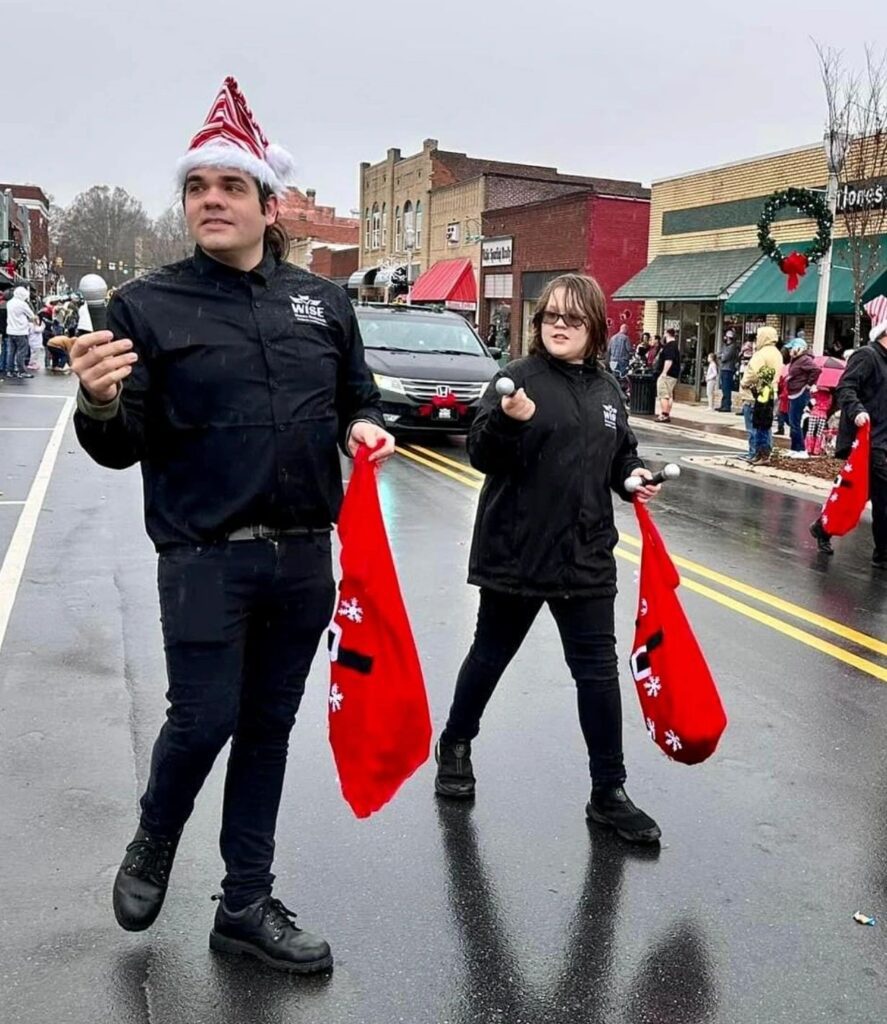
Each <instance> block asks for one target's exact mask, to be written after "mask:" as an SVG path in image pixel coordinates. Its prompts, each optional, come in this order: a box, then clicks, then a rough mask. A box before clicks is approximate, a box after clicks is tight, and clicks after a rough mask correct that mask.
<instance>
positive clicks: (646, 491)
mask: <svg viewBox="0 0 887 1024" xmlns="http://www.w3.org/2000/svg"><path fill="white" fill-rule="evenodd" d="M629 476H639V477H640V478H641V479H642V480H652V479H653V474H652V473H651V472H650V470H649V469H643V468H642V467H638V468H637V469H633V470H632V471H631V473H630V474H629ZM661 489H662V485H661V484H647V485H646V486H644V487H640V488H638V490H636V491H635V492H634V495H633V497H635V498H637V500H638V501H639V502H640V503H641V504H642V505H646V504H647V502H648V501H652V500H653V498H655V497H656V495H657V494H658V493H659V492H660V490H661Z"/></svg>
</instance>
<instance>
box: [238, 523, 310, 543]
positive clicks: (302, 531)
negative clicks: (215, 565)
mask: <svg viewBox="0 0 887 1024" xmlns="http://www.w3.org/2000/svg"><path fill="white" fill-rule="evenodd" d="M329 532H330V531H329V528H328V527H327V528H326V529H324V528H316V527H311V526H290V527H284V528H281V529H278V528H277V527H271V526H242V527H241V528H240V529H239V530H235V531H234V532H233V533H229V534H228V536H227V537H226V540H229V541H235V540H281V539H282V538H284V537H309V536H311V534H315V533H329Z"/></svg>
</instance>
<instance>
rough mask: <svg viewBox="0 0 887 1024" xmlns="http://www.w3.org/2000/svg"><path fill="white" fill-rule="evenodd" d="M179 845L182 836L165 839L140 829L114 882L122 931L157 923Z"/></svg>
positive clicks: (117, 915) (116, 908)
mask: <svg viewBox="0 0 887 1024" xmlns="http://www.w3.org/2000/svg"><path fill="white" fill-rule="evenodd" d="M178 845H179V839H178V836H176V838H175V839H161V838H159V837H158V836H152V835H150V834H149V833H148V832H146V831H145V830H144V829H143V828H141V827H139V828H137V829H136V834H135V838H134V839H133V841H132V842H131V843H130V844H129V846H127V848H126V856H125V857H124V858H123V863H122V864H121V865H120V870H119V871H118V872H117V877H116V878H115V879H114V916H115V917H116V918H117V923H118V924H119V925H120V927H121V928H125V929H126V930H127V931H128V932H141V931H144V930H145V929H146V928H150V927H151V925H152V924H154V922H155V920H156V919H157V915H158V914H159V913H160V908H161V907H162V906H163V900H164V898H165V897H166V889H167V886H168V885H169V872H170V870H171V868H172V862H173V860H174V858H175V855H176V847H177V846H178Z"/></svg>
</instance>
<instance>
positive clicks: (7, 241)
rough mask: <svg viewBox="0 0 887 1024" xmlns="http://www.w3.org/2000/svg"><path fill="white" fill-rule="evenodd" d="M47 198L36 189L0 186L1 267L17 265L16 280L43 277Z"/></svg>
mask: <svg viewBox="0 0 887 1024" xmlns="http://www.w3.org/2000/svg"><path fill="white" fill-rule="evenodd" d="M48 260H49V198H48V196H47V195H46V193H45V192H44V191H43V189H42V188H40V187H39V186H37V185H13V184H0V265H2V266H3V267H6V266H7V265H8V264H10V263H15V264H17V274H18V276H19V277H21V278H24V279H27V278H30V277H31V276H32V274H33V275H35V276H36V277H37V278H38V279H39V278H40V276H41V272H42V276H44V277H45V276H46V268H47V265H48Z"/></svg>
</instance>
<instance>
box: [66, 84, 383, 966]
mask: <svg viewBox="0 0 887 1024" xmlns="http://www.w3.org/2000/svg"><path fill="white" fill-rule="evenodd" d="M291 166H292V164H291V158H289V157H288V156H287V155H286V154H285V153H284V152H283V151H282V150H280V149H279V147H276V146H269V145H268V142H267V140H266V138H265V136H264V134H263V133H262V131H261V129H260V128H259V126H258V124H256V122H255V120H254V119H253V116H252V114H251V112H250V110H249V108H248V106H247V105H246V101H245V99H244V98H243V95H242V94H241V92H240V90H239V88H238V86H237V83H236V82H235V81H234V79H233V78H228V79H226V81H225V83H224V85H223V87H222V90H221V92H220V94H219V97H218V98H217V100H216V102H215V104H214V106H213V108H212V110H211V111H210V114H209V117H208V119H207V122H206V124H205V125H204V127H203V129H202V130H201V131H200V132H198V134H197V135H195V137H194V139H193V140H192V142H191V146H190V149H189V151H188V153H187V155H186V156H185V157H184V158H183V159H182V160H181V161H179V184H180V186H181V188H182V194H183V203H184V212H185V217H186V220H187V223H188V228H189V230H190V232H191V234H192V235H193V237H194V239H195V241H196V243H197V247H196V249H195V252H194V255H193V257H191V258H190V259H187V260H183V261H182V262H181V263H177V264H174V265H172V266H168V267H163V268H161V269H160V270H158V271H156V272H154V273H153V274H149V275H147V276H145V277H143V278H140V279H138V280H136V281H133V282H132V283H131V284H129V285H127V286H126V287H124V288H121V289H120V290H119V291H118V293H117V294H116V295H115V297H114V299H113V301H112V302H111V303H110V304H109V307H108V326H109V328H110V330H109V331H99V332H96V333H93V334H87V335H83V336H81V337H78V338H77V339H76V340H75V341H74V342H73V344H72V361H73V368H74V372H75V373H76V374H77V376H78V377H79V379H80V384H81V389H80V392H79V394H78V411H77V413H76V417H75V424H76V428H77V434H78V437H79V438H80V441H81V443H82V444H83V446H84V448H86V450H87V451H88V452H89V453H90V455H92V457H93V458H94V459H95V460H96V461H97V462H99V463H101V464H102V465H105V466H109V467H112V468H121V469H122V468H124V467H126V466H130V465H133V464H134V463H136V462H139V463H141V469H142V475H143V478H144V491H145V523H146V528H147V530H148V533H149V535H150V537H151V539H152V540H153V542H154V544H155V546H156V547H157V549H158V551H159V570H158V581H159V590H160V607H161V619H162V625H163V637H164V646H165V648H166V660H167V672H168V676H169V691H168V694H167V696H168V700H169V709H168V711H167V720H166V722H165V724H164V726H163V728H162V729H161V731H160V735H159V736H158V738H157V741H156V743H155V745H154V751H153V754H152V758H151V771H150V777H149V781H148V786H147V789H146V791H145V793H144V795H143V797H142V801H141V818H140V822H139V827H138V829H137V831H136V834H135V838H134V839H133V841H132V843H130V845H129V846H128V847H127V851H126V855H125V857H124V859H123V863H122V864H121V867H120V871H119V872H118V874H117V878H116V881H115V884H114V910H115V914H116V916H117V920H118V922H119V923H120V925H121V926H122V927H123V928H126V929H127V930H130V931H140V930H142V929H144V928H147V927H149V926H150V925H151V924H152V923H153V921H154V920H155V918H156V917H157V914H158V913H159V911H160V908H161V905H162V903H163V900H164V897H165V894H166V889H167V885H168V881H169V873H170V868H171V866H172V863H173V858H174V856H175V852H176V846H177V844H178V841H179V836H180V835H181V832H182V828H183V826H184V825H185V822H186V821H187V819H188V816H189V815H190V813H191V810H192V808H193V805H194V799H195V797H196V796H197V793H198V791H199V790H200V788H201V786H202V784H203V782H204V780H205V778H206V776H207V774H208V772H209V770H210V768H211V767H212V764H213V762H214V760H215V758H216V756H217V755H218V753H219V752H220V750H221V749H222V747H223V746H224V745H225V744H226V743H227V741H228V739H229V738H230V739H231V740H232V743H231V754H230V757H229V760H228V771H227V778H226V782H225V796H224V804H223V810H222V831H221V850H222V856H223V859H224V861H225V867H226V875H225V879H224V881H223V882H222V888H223V892H224V894H223V896H221V897H220V898H219V905H218V909H217V911H216V917H215V924H214V927H213V930H212V932H211V934H210V945H211V947H212V948H213V949H215V950H217V951H225V952H232V953H247V954H251V955H254V956H256V957H258V958H260V959H262V960H263V961H265V962H266V963H269V964H271V966H273V967H276V968H279V969H282V970H287V971H296V972H299V973H309V972H312V971H318V970H323V969H326V968H329V967H330V966H331V965H332V955H331V953H330V948H329V946H328V945H327V943H326V942H325V941H324V940H323V939H321V938H318V937H316V936H314V935H311V934H310V933H308V932H305V931H302V930H301V929H299V928H297V927H296V926H295V924H294V923H293V921H292V918H293V916H294V915H293V913H292V912H291V911H289V910H287V908H286V907H285V906H284V905H283V903H281V902H280V900H277V899H274V898H272V896H271V888H272V882H273V879H274V876H273V875H272V873H271V864H272V857H273V852H274V833H275V826H276V819H277V812H278V806H279V802H280V794H281V787H282V784H283V776H284V770H285V766H286V754H287V745H288V737H289V733H290V729H291V727H292V725H293V721H294V719H295V715H296V711H297V710H298V707H299V703H300V700H301V697H302V692H303V689H304V683H305V677H306V674H307V672H308V669H309V667H310V664H311V661H312V658H313V656H314V654H315V651H316V649H317V645H318V641H319V639H320V637H321V634H322V633H323V632H324V630H325V629H326V627H327V625H328V624H329V620H330V617H331V614H332V609H333V600H334V593H335V590H334V584H333V578H332V572H331V564H330V562H331V558H330V528H331V526H330V524H331V523H332V522H333V521H334V520H335V518H336V516H337V514H338V511H339V506H340V503H341V499H342V482H341V477H340V471H339V461H338V454H337V448H336V443H337V440H338V442H339V444H341V445H342V447H343V448H344V449H345V450H346V451H347V452H349V453H351V454H354V453H355V452H356V450H357V448H358V447H359V446H360V445H361V444H365V445H367V446H368V447H369V448H373V449H375V451H374V454H373V455H372V456H371V458H372V459H374V460H380V459H385V458H387V457H388V456H389V455H391V454H392V453H393V450H394V441H393V438H392V437H391V436H390V435H389V434H387V433H386V432H385V431H384V429H383V428H382V417H381V414H380V405H379V394H378V391H377V390H376V388H375V386H374V384H373V380H372V375H371V373H370V372H369V370H368V369H367V366H366V363H365V361H364V355H363V346H362V344H361V340H360V334H359V332H358V328H357V323H356V319H355V317H354V313H353V310H352V308H351V304H350V302H349V301H348V298H347V297H346V295H345V293H344V291H342V290H341V289H339V288H338V287H336V286H335V285H333V284H331V283H330V282H327V281H325V280H323V279H321V278H319V277H315V276H314V275H312V274H309V273H307V272H306V271H304V270H301V269H299V268H296V267H294V266H292V265H290V264H288V263H285V262H282V255H283V253H284V250H285V245H284V243H285V241H286V238H285V235H284V234H283V233H282V229H281V228H280V226H279V225H278V224H277V223H276V221H277V216H278V210H279V196H280V195H281V194H283V192H284V190H285V179H286V177H288V175H289V173H290V171H291Z"/></svg>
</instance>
